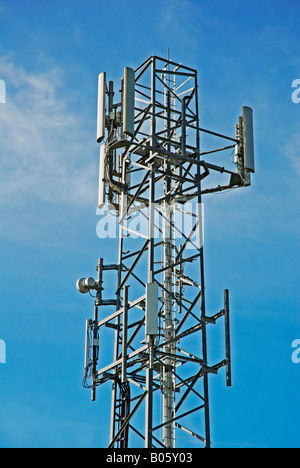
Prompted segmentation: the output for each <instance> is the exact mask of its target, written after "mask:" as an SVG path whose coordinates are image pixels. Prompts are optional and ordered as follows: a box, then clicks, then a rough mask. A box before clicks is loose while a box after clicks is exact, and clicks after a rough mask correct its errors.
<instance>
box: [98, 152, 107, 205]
mask: <svg viewBox="0 0 300 468" xmlns="http://www.w3.org/2000/svg"><path fill="white" fill-rule="evenodd" d="M105 186H106V184H105V145H101V147H100V163H99V196H98V208H99V209H101V208H103V206H104V205H105Z"/></svg>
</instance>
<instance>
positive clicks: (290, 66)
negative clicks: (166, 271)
mask: <svg viewBox="0 0 300 468" xmlns="http://www.w3.org/2000/svg"><path fill="white" fill-rule="evenodd" d="M299 20H300V6H299V2H298V1H297V0H285V1H283V0H282V1H279V0H273V1H266V0H265V1H263V2H262V1H257V0H252V1H248V0H245V1H243V2H240V1H234V0H228V1H226V2H224V1H222V0H209V1H208V0H180V1H179V0H152V1H151V2H146V1H144V0H140V1H137V0H128V1H126V2H125V1H124V0H115V1H114V2H106V1H103V0H98V1H96V0H87V1H85V2H83V1H79V0H73V1H72V2H71V1H70V0H60V1H57V0H53V1H52V2H45V1H33V0H18V1H17V0H9V1H8V0H0V79H2V80H4V81H5V83H6V104H0V155H1V158H0V179H1V183H0V213H1V224H0V237H1V244H0V245H1V250H0V254H1V271H0V288H1V289H0V290H1V305H0V307H1V309H0V311H1V312H0V339H1V340H4V341H5V343H6V353H7V356H6V364H0V447H2V448H3V447H7V448H15V447H105V446H107V444H108V437H109V432H108V430H107V423H106V421H108V420H109V413H110V407H109V406H110V405H103V402H104V401H108V399H109V393H110V392H109V389H107V388H103V389H101V393H100V395H101V397H100V398H99V400H98V401H97V402H96V403H91V402H90V393H89V392H88V391H87V390H84V389H83V388H82V387H81V379H82V374H83V358H84V327H85V319H86V318H89V317H90V316H91V315H92V308H93V304H92V302H91V301H89V299H88V298H86V297H82V296H80V295H79V294H78V293H77V291H76V289H75V283H76V280H77V279H78V277H80V276H84V275H88V276H89V275H93V274H94V271H95V266H96V263H97V258H98V257H100V256H104V257H105V255H108V254H107V252H108V250H109V251H110V252H109V256H110V258H111V257H114V256H116V248H115V247H113V246H112V245H111V243H109V241H103V240H102V241H101V240H99V239H98V238H97V236H96V224H97V221H98V219H97V216H96V202H97V177H98V146H97V143H96V141H95V140H96V139H95V132H96V119H95V117H96V94H97V75H98V73H100V72H102V71H106V72H107V73H108V76H109V79H112V80H117V81H118V82H119V80H120V77H121V76H122V73H123V68H124V66H129V67H132V68H135V67H137V66H138V65H139V64H140V63H142V62H143V61H144V60H146V59H147V58H148V57H149V56H151V55H158V56H166V54H167V49H168V48H170V54H171V58H172V59H173V60H174V61H177V62H182V63H184V64H185V65H187V66H190V67H193V68H196V69H197V70H198V71H199V100H200V115H201V125H202V126H203V127H204V128H210V129H212V130H214V131H217V132H220V133H224V134H228V135H234V126H235V123H236V122H237V119H238V116H239V115H240V113H241V109H242V106H244V105H248V106H251V107H252V108H253V109H254V113H255V114H254V115H255V137H256V138H255V147H256V167H257V172H256V174H255V176H254V177H253V184H252V186H251V187H250V188H248V189H245V190H237V191H234V192H230V193H226V194H222V195H214V196H212V195H211V196H208V197H207V198H206V199H205V200H204V202H205V262H206V265H205V268H206V287H207V304H208V308H209V311H211V314H213V313H215V312H216V309H217V310H219V308H220V306H222V291H223V289H224V288H229V289H230V291H231V309H232V347H233V387H232V388H231V389H227V388H226V387H225V376H224V374H222V372H220V375H219V376H218V377H217V378H216V377H214V376H213V377H211V379H210V381H211V382H210V383H211V412H212V442H213V446H214V447H299V445H300V437H299V429H298V424H299V417H300V411H299V384H300V379H299V375H300V364H295V363H293V362H292V358H291V357H292V352H293V348H292V343H293V341H294V340H296V339H300V329H299V303H300V294H299V286H300V285H299V175H300V164H299V143H300V138H299V135H300V121H299V110H300V104H296V103H294V102H293V101H292V92H293V88H292V82H293V81H294V80H295V79H300V67H299V48H300V47H299V45H300V44H299V42H300V41H299ZM206 143H207V144H209V142H206V141H205V140H204V141H203V145H205V144H206ZM203 149H204V148H203ZM211 338H212V340H211V341H210V343H211V344H210V348H209V352H210V356H211V359H212V360H214V358H215V357H218V353H219V345H218V332H216V333H215V332H214V333H213V335H212V336H211Z"/></svg>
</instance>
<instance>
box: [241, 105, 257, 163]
mask: <svg viewBox="0 0 300 468" xmlns="http://www.w3.org/2000/svg"><path fill="white" fill-rule="evenodd" d="M243 123H244V158H245V160H244V161H245V169H246V171H249V172H255V163H254V137H253V110H252V109H251V107H246V106H245V107H243Z"/></svg>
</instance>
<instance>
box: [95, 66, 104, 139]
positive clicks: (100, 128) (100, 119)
mask: <svg viewBox="0 0 300 468" xmlns="http://www.w3.org/2000/svg"><path fill="white" fill-rule="evenodd" d="M105 97H106V73H105V72H103V73H100V75H99V77H98V111H97V142H98V143H101V141H102V140H103V139H104V137H105V104H106V103H105Z"/></svg>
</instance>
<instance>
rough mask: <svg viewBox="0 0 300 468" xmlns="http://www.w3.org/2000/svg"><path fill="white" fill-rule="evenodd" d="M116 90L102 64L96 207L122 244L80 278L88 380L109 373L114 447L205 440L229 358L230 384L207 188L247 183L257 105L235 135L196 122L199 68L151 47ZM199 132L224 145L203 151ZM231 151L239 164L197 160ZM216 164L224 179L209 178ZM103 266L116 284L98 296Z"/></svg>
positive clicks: (102, 379)
mask: <svg viewBox="0 0 300 468" xmlns="http://www.w3.org/2000/svg"><path fill="white" fill-rule="evenodd" d="M114 96H115V92H114V84H113V82H109V83H108V84H107V82H106V74H105V73H102V74H100V75H99V98H98V130H97V131H98V134H97V139H98V142H99V143H101V151H100V181H99V208H100V209H101V210H102V212H103V216H106V217H109V216H111V217H112V219H116V218H113V216H117V217H118V218H117V219H118V234H119V253H118V258H116V260H115V261H116V262H117V263H116V264H109V265H108V264H105V263H104V260H103V259H102V258H101V259H100V260H99V263H98V279H97V280H93V279H92V278H83V279H81V280H79V281H78V284H77V287H78V289H79V291H80V292H82V293H86V292H89V291H90V290H95V291H96V301H95V310H94V320H87V325H86V336H87V340H86V365H85V377H84V385H85V386H88V387H90V388H92V399H93V400H94V399H95V397H96V387H97V386H101V385H104V384H106V383H108V382H111V383H112V405H111V430H110V443H109V447H119V448H126V447H128V445H129V441H130V435H131V434H132V435H133V434H135V435H137V436H138V437H139V438H140V440H141V443H142V444H143V445H144V446H145V447H147V448H151V447H163V448H174V447H175V443H176V445H177V446H178V445H179V446H180V444H183V443H186V442H183V440H185V439H182V436H183V435H184V434H190V435H191V436H193V437H195V438H196V439H197V440H198V441H199V445H201V446H204V447H210V446H211V440H210V417H209V388H208V376H209V374H210V373H214V374H216V373H217V372H218V370H219V369H220V368H221V367H223V366H225V367H226V376H227V385H228V386H230V385H231V353H230V330H229V328H230V326H229V293H228V291H227V290H225V293H224V306H223V308H222V309H221V310H220V311H218V312H217V313H215V314H214V315H212V316H207V313H206V305H205V281H204V254H203V232H202V231H203V229H202V218H203V214H202V196H203V195H204V194H206V193H213V192H216V191H218V192H220V191H223V190H226V189H232V188H238V187H245V186H249V185H250V173H251V172H254V153H253V125H252V110H251V109H250V108H248V107H245V108H244V112H243V116H242V117H240V119H239V123H238V124H237V126H236V135H235V137H228V136H225V135H221V134H218V133H216V132H211V131H208V130H205V129H202V128H200V127H199V114H198V112H199V111H198V108H199V104H198V84H197V71H196V70H194V69H191V68H189V67H186V66H184V65H182V64H178V63H174V62H173V61H171V60H169V59H162V58H160V57H156V56H153V57H150V58H149V59H148V60H146V61H145V62H144V63H143V64H142V65H141V66H139V67H138V68H137V69H136V70H132V69H130V68H125V70H124V78H123V79H122V84H121V100H120V102H115V99H114ZM201 132H203V133H206V134H208V135H211V136H213V137H215V138H218V139H219V138H221V139H225V140H227V141H229V142H230V145H228V146H223V147H221V148H220V147H218V148H217V149H212V150H209V151H206V152H202V153H201V151H200V134H201ZM233 149H235V163H236V166H237V170H236V171H231V170H229V169H226V168H225V167H224V166H219V165H217V164H212V163H209V162H207V161H205V160H204V159H203V157H204V156H205V155H211V154H216V153H219V152H225V153H226V151H228V150H230V151H232V150H233ZM225 153H224V154H225ZM222 154H223V153H222ZM216 173H217V174H220V175H223V176H224V175H225V176H227V177H228V176H229V177H230V180H229V182H227V183H225V184H224V183H223V184H217V185H215V184H214V185H212V182H210V181H211V180H213V179H214V177H211V175H212V174H216ZM204 184H206V186H205V187H204ZM108 270H110V271H114V272H115V276H116V287H115V288H111V285H110V288H108V289H109V291H111V290H112V289H113V296H114V297H113V298H110V299H103V295H104V291H105V290H107V283H106V281H105V272H106V271H108ZM221 317H225V322H224V324H225V344H226V350H225V352H226V355H225V359H224V360H223V361H221V362H219V363H216V364H214V365H211V364H210V363H209V358H208V353H207V326H210V325H211V324H216V322H217V320H218V319H219V318H221ZM110 329H113V330H114V340H112V345H111V349H110V350H109V349H105V352H104V350H101V336H102V334H104V333H108V332H109V330H110ZM109 353H111V354H110V356H111V361H109V360H108V361H107V359H108V358H109ZM89 380H90V381H91V383H90V384H89ZM143 411H144V412H143ZM141 415H142V416H141ZM195 415H197V418H195V417H194V416H195ZM199 415H201V416H202V417H201V418H200V417H199ZM141 421H143V423H144V424H143V423H142V422H141ZM187 426H188V427H187Z"/></svg>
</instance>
